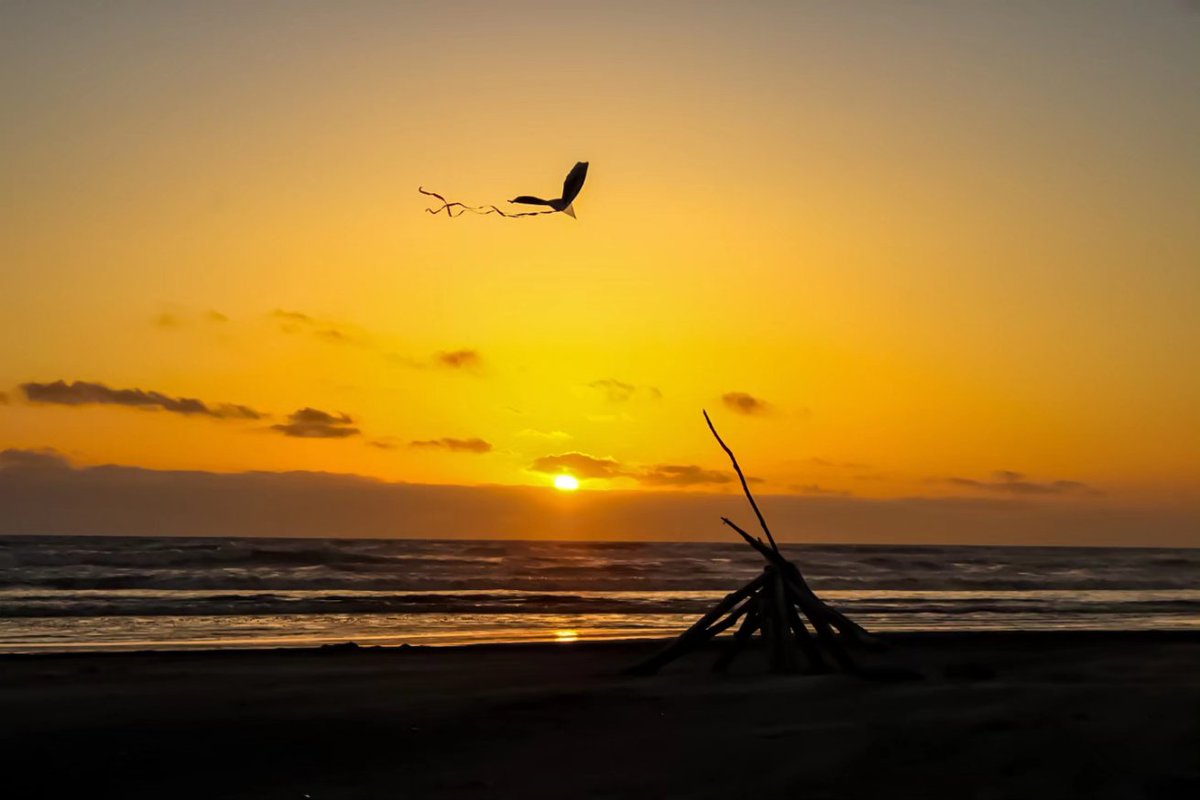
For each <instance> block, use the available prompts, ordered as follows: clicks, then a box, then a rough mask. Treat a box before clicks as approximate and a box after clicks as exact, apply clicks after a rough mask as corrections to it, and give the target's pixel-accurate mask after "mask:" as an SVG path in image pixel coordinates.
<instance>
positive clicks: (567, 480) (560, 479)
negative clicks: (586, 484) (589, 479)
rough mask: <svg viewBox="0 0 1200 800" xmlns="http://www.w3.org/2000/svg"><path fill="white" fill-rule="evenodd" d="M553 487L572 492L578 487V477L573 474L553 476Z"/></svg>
mask: <svg viewBox="0 0 1200 800" xmlns="http://www.w3.org/2000/svg"><path fill="white" fill-rule="evenodd" d="M554 488H555V489H558V490H559V491H560V492H573V491H575V490H576V489H578V488H579V479H578V478H576V477H575V476H574V475H556V476H554Z"/></svg>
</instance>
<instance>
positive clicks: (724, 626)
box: [704, 597, 754, 639]
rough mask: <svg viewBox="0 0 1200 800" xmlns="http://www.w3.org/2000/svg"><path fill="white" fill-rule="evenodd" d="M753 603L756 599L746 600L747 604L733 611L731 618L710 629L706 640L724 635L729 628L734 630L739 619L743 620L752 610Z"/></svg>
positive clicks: (705, 634)
mask: <svg viewBox="0 0 1200 800" xmlns="http://www.w3.org/2000/svg"><path fill="white" fill-rule="evenodd" d="M753 602H754V597H748V598H746V602H744V603H742V604H741V605H740V606H738V607H737V608H735V609H734V610H733V612H732V613H730V615H729V616H727V617H725V619H723V620H721V621H720V622H718V623H716V624H715V625H713V626H712V627H710V628H709V629H708V630H706V631H705V632H704V638H705V639H712V638H713V637H715V636H718V635H720V634H721V633H724V632H725V631H726V630H728V629H729V628H732V627H733V625H734V623H735V622H737V621H738V620H739V619H741V618H742V616H743V615H744V614H746V612H748V611H749V610H750V605H751V604H752V603H753Z"/></svg>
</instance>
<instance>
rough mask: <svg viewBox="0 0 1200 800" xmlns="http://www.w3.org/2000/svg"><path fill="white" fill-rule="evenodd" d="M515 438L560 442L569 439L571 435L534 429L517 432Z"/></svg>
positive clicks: (563, 432) (564, 432)
mask: <svg viewBox="0 0 1200 800" xmlns="http://www.w3.org/2000/svg"><path fill="white" fill-rule="evenodd" d="M517 436H525V437H528V438H532V439H551V440H554V441H562V440H563V439H570V438H571V434H569V433H567V432H566V431H539V430H537V429H536V428H524V429H522V430H519V431H517Z"/></svg>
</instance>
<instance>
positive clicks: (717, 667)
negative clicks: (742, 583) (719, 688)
mask: <svg viewBox="0 0 1200 800" xmlns="http://www.w3.org/2000/svg"><path fill="white" fill-rule="evenodd" d="M761 594H762V593H761V592H759V594H756V595H754V596H753V597H751V598H750V599H749V600H748V601H747V603H748V605H750V611H749V613H747V614H746V618H745V619H743V620H742V625H741V627H740V628H738V629H737V633H735V634H733V641H731V642H730V643H729V646H728V647H727V648H726V649H725V652H723V653H721V656H720V658H718V659H717V660H716V661H715V662H713V666H712V668H713V672H724V671H725V670H727V669H729V665H730V664H732V663H733V660H734V659H735V658H737V655H738V653H740V652H741V651H742V648H743V647H745V646H746V642H748V641H750V637H751V636H753V635H754V632H755V631H756V630H758V628H759V623H760V622H761V621H762V615H761V614H760V613H759V610H758V608H759V596H760V595H761Z"/></svg>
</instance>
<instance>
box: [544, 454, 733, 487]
mask: <svg viewBox="0 0 1200 800" xmlns="http://www.w3.org/2000/svg"><path fill="white" fill-rule="evenodd" d="M530 469H532V470H534V471H536V472H545V473H548V474H551V475H558V474H560V473H563V472H568V473H570V474H572V475H574V476H575V477H576V478H579V479H581V480H589V479H593V478H596V479H605V480H613V479H616V478H630V479H631V480H634V481H637V482H638V483H640V484H642V485H643V486H703V485H720V484H726V483H731V482H732V481H733V474H732V473H728V472H721V471H719V470H712V469H705V468H704V467H700V466H697V465H695V464H651V465H648V466H630V465H626V464H622V463H621V462H619V461H617V460H616V459H612V458H596V457H595V456H589V455H587V454H586V453H562V454H560V455H553V456H543V457H541V458H539V459H537V460H536V461H534V462H533V464H532V465H530ZM749 480H751V481H755V480H756V479H754V478H750V479H749Z"/></svg>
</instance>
